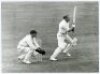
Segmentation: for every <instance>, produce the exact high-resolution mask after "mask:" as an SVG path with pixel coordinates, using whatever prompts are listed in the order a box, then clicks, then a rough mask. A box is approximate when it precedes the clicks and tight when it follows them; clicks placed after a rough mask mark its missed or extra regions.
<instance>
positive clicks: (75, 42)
mask: <svg viewBox="0 0 100 74" xmlns="http://www.w3.org/2000/svg"><path fill="white" fill-rule="evenodd" d="M77 41H78V39H77V38H76V37H74V38H73V44H72V45H77Z"/></svg>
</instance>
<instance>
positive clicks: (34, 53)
mask: <svg viewBox="0 0 100 74" xmlns="http://www.w3.org/2000/svg"><path fill="white" fill-rule="evenodd" d="M17 49H18V51H19V56H18V59H19V60H21V61H22V62H24V63H26V64H30V63H32V62H37V61H41V62H42V56H43V55H45V53H46V52H45V50H44V49H43V48H42V41H41V40H40V39H39V38H37V31H35V30H31V31H30V34H28V35H26V36H25V37H24V38H23V39H22V40H21V41H20V42H19V44H18V46H17Z"/></svg>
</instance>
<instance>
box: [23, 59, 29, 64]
mask: <svg viewBox="0 0 100 74" xmlns="http://www.w3.org/2000/svg"><path fill="white" fill-rule="evenodd" d="M22 62H23V63H25V64H31V62H30V61H29V60H25V59H24V60H23V61H22Z"/></svg>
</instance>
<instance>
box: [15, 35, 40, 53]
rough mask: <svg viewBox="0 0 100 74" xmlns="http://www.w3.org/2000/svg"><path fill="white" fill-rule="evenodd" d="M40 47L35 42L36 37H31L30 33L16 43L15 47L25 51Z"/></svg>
mask: <svg viewBox="0 0 100 74" xmlns="http://www.w3.org/2000/svg"><path fill="white" fill-rule="evenodd" d="M38 47H40V46H39V44H38V43H37V39H36V38H32V37H31V35H30V34H29V35H26V36H25V37H24V38H23V39H22V40H21V41H20V42H19V44H18V46H17V48H18V49H22V50H23V49H24V50H26V51H29V50H30V48H31V49H34V50H35V49H36V48H38Z"/></svg>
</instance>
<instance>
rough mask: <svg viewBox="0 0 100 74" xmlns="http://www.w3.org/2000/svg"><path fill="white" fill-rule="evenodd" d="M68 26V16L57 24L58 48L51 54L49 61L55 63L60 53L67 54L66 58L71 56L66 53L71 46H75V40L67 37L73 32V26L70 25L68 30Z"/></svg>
mask: <svg viewBox="0 0 100 74" xmlns="http://www.w3.org/2000/svg"><path fill="white" fill-rule="evenodd" d="M69 25H70V18H69V16H68V15H66V16H64V17H63V19H62V21H61V22H60V23H59V30H58V33H57V39H58V47H57V48H56V49H55V51H54V52H53V54H52V55H51V57H50V60H53V61H56V60H57V59H56V57H57V56H58V55H59V53H61V52H62V51H63V52H64V53H67V55H68V56H71V54H70V53H69V52H68V50H69V48H70V47H71V46H73V45H76V41H77V40H76V39H75V38H74V39H72V38H71V37H70V36H69V34H68V33H69V32H71V31H74V28H75V24H72V27H71V28H69Z"/></svg>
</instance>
